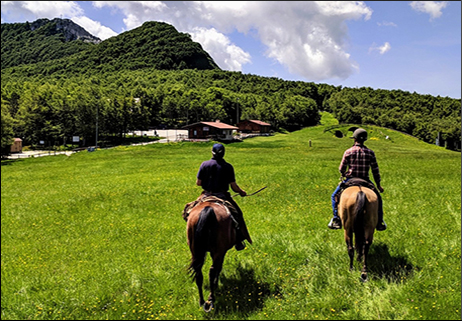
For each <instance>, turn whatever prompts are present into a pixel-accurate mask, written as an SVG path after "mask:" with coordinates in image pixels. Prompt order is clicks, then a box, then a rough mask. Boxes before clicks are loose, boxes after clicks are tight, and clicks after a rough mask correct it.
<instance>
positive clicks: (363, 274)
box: [361, 240, 372, 282]
mask: <svg viewBox="0 0 462 321" xmlns="http://www.w3.org/2000/svg"><path fill="white" fill-rule="evenodd" d="M371 244H372V241H369V240H367V241H366V242H365V245H364V254H363V268H362V270H361V280H362V281H363V282H366V281H367V280H368V276H367V272H368V269H367V256H368V254H369V248H370V247H371Z"/></svg>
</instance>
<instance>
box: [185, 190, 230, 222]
mask: <svg viewBox="0 0 462 321" xmlns="http://www.w3.org/2000/svg"><path fill="white" fill-rule="evenodd" d="M203 202H212V203H215V204H219V205H221V206H223V207H224V208H225V209H226V213H228V215H230V216H231V218H232V219H233V221H234V224H235V226H236V227H237V225H238V223H237V221H236V219H235V218H234V215H237V214H238V213H237V210H236V208H235V207H234V206H233V204H231V203H230V202H228V201H227V200H224V199H222V198H219V197H216V196H213V195H209V196H206V195H204V194H201V195H200V196H199V197H198V198H197V199H196V200H195V201H192V202H189V203H187V204H186V205H185V206H184V209H183V214H182V216H183V219H184V220H185V221H188V217H189V213H191V211H192V210H193V208H194V207H195V206H196V205H199V204H201V203H203ZM233 213H234V215H233Z"/></svg>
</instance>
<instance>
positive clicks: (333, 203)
mask: <svg viewBox="0 0 462 321" xmlns="http://www.w3.org/2000/svg"><path fill="white" fill-rule="evenodd" d="M348 180H349V178H347V179H346V180H344V181H343V182H342V183H345V182H347V181H348ZM341 185H342V184H338V185H337V188H336V189H335V191H334V192H333V193H332V196H331V201H332V211H333V212H334V217H336V216H337V217H338V210H337V202H336V201H335V195H336V194H337V193H338V192H339V191H340V189H341ZM375 194H377V198H378V200H379V213H378V214H379V222H381V221H382V220H383V203H382V196H381V195H380V193H379V191H375Z"/></svg>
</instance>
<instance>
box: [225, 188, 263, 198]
mask: <svg viewBox="0 0 462 321" xmlns="http://www.w3.org/2000/svg"><path fill="white" fill-rule="evenodd" d="M267 187H268V186H265V187H262V188H260V189H259V190H258V191H256V192H253V193H252V194H247V195H246V196H252V195H255V194H257V193H260V192H261V191H263V190H264V189H265V188H267ZM238 195H239V193H237V194H234V195H233V196H232V197H234V196H238Z"/></svg>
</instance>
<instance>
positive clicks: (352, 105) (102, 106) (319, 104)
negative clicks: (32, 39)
mask: <svg viewBox="0 0 462 321" xmlns="http://www.w3.org/2000/svg"><path fill="white" fill-rule="evenodd" d="M1 93H2V94H1V99H2V100H1V101H2V103H1V106H2V121H1V122H2V150H7V149H8V146H9V145H11V143H12V139H13V138H14V137H19V138H21V139H22V140H23V144H24V145H36V144H38V143H39V142H40V141H47V142H51V144H57V145H62V144H64V143H65V142H69V141H70V137H73V136H79V137H81V138H83V139H85V141H86V142H94V141H95V138H96V137H95V135H96V131H97V130H96V127H98V132H99V136H100V137H99V139H101V143H103V142H104V141H105V140H110V139H112V140H114V139H122V138H123V136H124V135H125V134H126V133H128V132H130V131H132V130H147V129H149V128H159V127H160V126H162V127H167V128H182V127H183V126H185V125H188V124H191V123H195V122H199V121H213V120H216V119H219V120H221V121H222V122H225V123H229V124H236V123H237V122H238V121H240V120H245V119H258V120H262V121H265V122H268V123H270V124H271V125H272V127H273V129H274V130H289V131H292V130H297V129H300V128H303V127H306V126H314V125H317V124H318V123H319V120H320V113H319V112H320V111H328V112H331V113H332V114H333V115H334V116H335V117H336V118H337V119H338V120H339V122H340V123H354V124H374V125H378V126H383V127H388V128H392V129H396V130H399V131H402V132H405V133H408V134H411V135H413V136H416V137H418V138H419V139H422V140H424V141H426V142H428V143H434V142H435V139H436V137H437V136H438V134H440V135H441V138H442V139H444V140H445V141H447V142H449V144H447V147H448V148H451V149H460V136H461V130H460V125H461V118H460V111H461V101H460V99H453V98H448V97H434V96H431V95H420V94H417V93H409V92H406V91H401V90H380V89H378V90H375V89H372V88H355V89H351V88H342V87H341V86H338V87H335V86H331V85H326V84H314V83H309V82H301V81H285V80H281V79H279V78H274V77H270V78H268V77H260V76H256V75H249V74H242V73H240V72H229V71H221V70H192V69H186V70H171V71H165V70H157V69H153V68H151V69H143V70H134V71H128V70H122V71H119V72H106V73H102V74H100V75H92V76H87V75H76V76H66V75H51V76H48V77H46V76H40V77H39V76H34V77H28V78H26V79H22V78H21V80H19V79H18V78H16V77H14V76H11V75H8V74H7V73H5V74H2V92H1ZM237 110H239V119H237V118H236V117H237V116H236V115H237V113H236V112H237ZM91 145H93V144H92V143H91Z"/></svg>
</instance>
